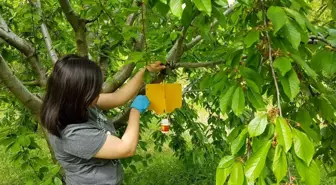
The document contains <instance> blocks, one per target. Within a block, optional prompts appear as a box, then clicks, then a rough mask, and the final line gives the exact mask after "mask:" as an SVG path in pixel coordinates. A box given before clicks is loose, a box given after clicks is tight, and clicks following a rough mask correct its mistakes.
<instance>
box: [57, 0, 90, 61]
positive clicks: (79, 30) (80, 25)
mask: <svg viewBox="0 0 336 185" xmlns="http://www.w3.org/2000/svg"><path fill="white" fill-rule="evenodd" d="M58 2H59V3H60V5H61V8H62V10H63V12H64V15H65V17H66V19H67V20H68V22H69V23H70V25H71V26H72V28H73V30H74V32H75V37H76V46H77V52H78V54H79V55H80V56H83V57H87V56H88V53H89V49H88V44H87V40H86V33H85V32H86V29H85V25H86V23H87V20H85V19H82V18H81V17H79V15H77V14H76V13H75V12H74V11H73V9H72V8H71V5H70V2H69V1H68V0H58Z"/></svg>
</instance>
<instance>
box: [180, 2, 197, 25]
mask: <svg viewBox="0 0 336 185" xmlns="http://www.w3.org/2000/svg"><path fill="white" fill-rule="evenodd" d="M185 5H186V6H185V8H184V10H183V13H182V19H181V22H182V24H183V26H189V25H190V23H191V21H192V20H193V18H194V16H193V5H192V3H191V1H190V0H187V1H185Z"/></svg>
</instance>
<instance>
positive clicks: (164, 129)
mask: <svg viewBox="0 0 336 185" xmlns="http://www.w3.org/2000/svg"><path fill="white" fill-rule="evenodd" d="M169 125H170V123H169V120H168V119H163V120H161V132H162V133H164V134H167V133H168V132H169Z"/></svg>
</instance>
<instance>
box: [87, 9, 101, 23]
mask: <svg viewBox="0 0 336 185" xmlns="http://www.w3.org/2000/svg"><path fill="white" fill-rule="evenodd" d="M102 13H103V10H101V11H100V13H99V15H98V16H97V17H96V18H94V19H91V20H86V21H85V23H86V24H89V23H93V22H95V21H96V20H98V19H99V17H100V16H101V15H102Z"/></svg>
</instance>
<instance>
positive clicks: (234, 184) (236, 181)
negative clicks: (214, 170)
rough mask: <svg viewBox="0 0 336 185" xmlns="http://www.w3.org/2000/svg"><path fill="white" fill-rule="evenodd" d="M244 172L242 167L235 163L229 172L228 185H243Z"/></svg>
mask: <svg viewBox="0 0 336 185" xmlns="http://www.w3.org/2000/svg"><path fill="white" fill-rule="evenodd" d="M243 177H244V170H243V165H242V164H241V163H240V162H236V163H235V164H234V165H233V167H232V171H231V175H230V179H229V182H228V185H243V183H244V179H245V178H243Z"/></svg>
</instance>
